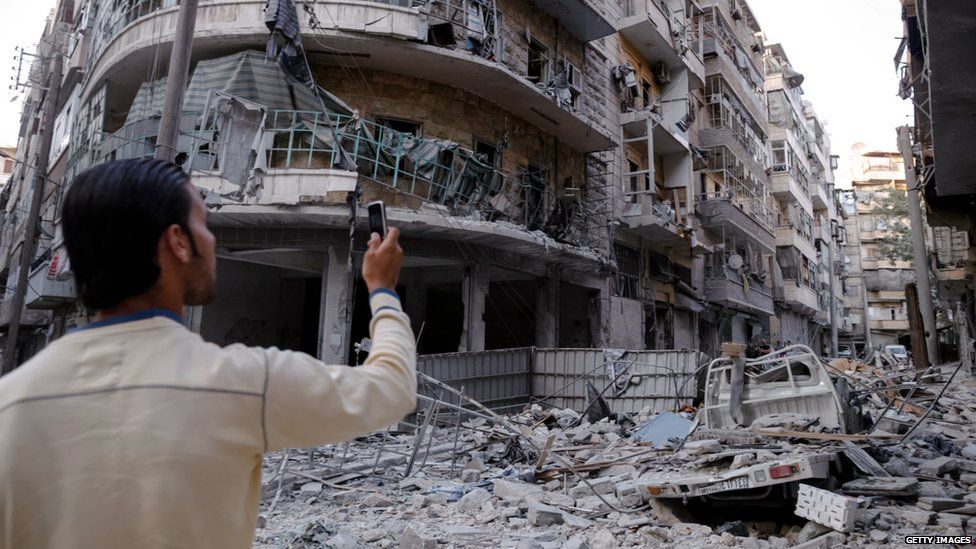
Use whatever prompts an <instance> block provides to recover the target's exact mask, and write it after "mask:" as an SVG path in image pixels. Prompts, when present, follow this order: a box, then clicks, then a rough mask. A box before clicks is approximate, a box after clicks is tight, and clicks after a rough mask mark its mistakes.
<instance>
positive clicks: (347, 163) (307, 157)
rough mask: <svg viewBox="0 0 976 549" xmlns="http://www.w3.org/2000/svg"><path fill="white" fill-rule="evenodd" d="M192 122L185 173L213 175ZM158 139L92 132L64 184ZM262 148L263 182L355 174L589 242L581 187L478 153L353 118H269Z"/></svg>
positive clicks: (132, 129) (147, 130) (149, 131)
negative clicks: (557, 185)
mask: <svg viewBox="0 0 976 549" xmlns="http://www.w3.org/2000/svg"><path fill="white" fill-rule="evenodd" d="M211 114H212V113H211ZM191 116H194V115H193V114H192V113H184V117H191ZM195 116H196V118H197V120H198V122H197V123H196V124H195V127H194V129H193V130H192V131H189V132H188V131H183V132H181V136H180V142H181V144H182V145H181V147H186V146H187V143H189V145H188V146H189V148H190V149H191V150H190V151H189V153H190V154H189V157H190V158H191V159H192V160H190V162H192V165H187V167H186V168H187V169H188V171H190V172H192V173H198V174H210V175H217V176H219V175H220V174H221V169H222V165H221V159H220V155H219V150H220V142H219V140H220V132H219V131H217V127H216V118H215V117H214V116H212V115H210V116H206V117H205V116H203V113H198V114H196V115H195ZM184 127H186V125H185V124H184ZM157 131H158V120H155V119H148V120H139V121H135V122H132V123H129V124H126V125H125V126H123V127H122V128H120V129H119V130H117V131H115V132H101V133H99V134H98V135H96V136H95V137H94V138H93V139H92V140H91V141H90V143H89V144H88V146H87V147H85V148H81V149H78V150H75V151H72V153H71V156H70V157H69V166H68V169H67V175H66V180H67V181H70V180H71V179H73V177H74V176H75V175H77V174H78V173H80V172H81V171H83V170H85V169H87V168H89V167H91V166H94V165H97V164H100V163H103V162H107V161H111V160H117V159H123V158H139V157H150V156H152V155H153V153H154V149H155V142H156V132H157ZM263 143H264V145H263V146H262V150H261V151H259V154H260V155H261V160H263V162H262V164H263V165H258V167H259V168H260V169H262V170H264V171H266V172H267V173H269V174H273V173H275V172H276V171H280V170H294V169H302V170H306V169H309V170H315V169H320V170H321V169H337V168H338V169H348V170H354V171H356V172H357V173H359V174H360V175H361V176H363V177H365V178H366V179H368V180H370V181H372V182H374V183H376V184H379V185H382V186H384V187H387V188H392V189H395V190H396V191H398V192H400V193H403V194H407V195H411V196H414V197H416V198H419V199H421V200H424V201H427V202H434V203H438V204H442V205H445V206H447V207H449V208H450V209H451V211H452V213H453V214H455V215H469V214H471V213H473V212H474V211H476V210H478V211H481V212H483V214H484V218H486V219H491V220H495V221H497V220H504V221H510V222H513V223H516V224H518V225H522V226H524V227H526V228H527V229H529V230H542V231H543V232H545V233H546V234H548V235H549V236H551V237H553V238H555V239H556V240H559V241H562V242H567V243H570V244H574V245H586V244H587V240H588V238H587V234H588V232H589V231H587V230H586V223H587V219H588V212H589V203H588V200H586V198H585V196H584V195H585V190H584V189H580V188H572V187H570V188H564V189H561V192H556V191H554V190H553V188H552V186H551V184H550V183H549V182H548V180H547V178H546V175H545V174H544V173H519V174H509V173H505V172H503V171H502V170H500V169H498V168H497V167H494V166H492V165H490V164H488V163H487V159H486V158H485V157H484V156H483V155H478V154H475V153H474V152H472V151H470V150H467V149H465V148H463V147H461V146H460V145H458V144H457V143H455V142H452V141H446V140H436V139H424V138H420V137H417V136H414V135H412V134H409V133H404V132H398V131H396V130H394V129H392V128H389V127H387V126H383V125H380V124H376V123H374V122H371V121H367V120H363V119H361V118H358V117H356V116H346V115H326V114H324V113H320V112H314V111H286V110H271V111H268V112H267V115H266V117H265V127H264V134H263ZM337 145H338V146H337ZM181 152H187V151H186V150H181ZM251 168H252V169H253V168H254V167H253V166H252V167H251Z"/></svg>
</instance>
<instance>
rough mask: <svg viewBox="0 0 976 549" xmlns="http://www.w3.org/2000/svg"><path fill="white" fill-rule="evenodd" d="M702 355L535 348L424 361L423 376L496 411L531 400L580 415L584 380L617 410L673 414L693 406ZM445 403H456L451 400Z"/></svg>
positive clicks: (427, 390) (420, 363)
mask: <svg viewBox="0 0 976 549" xmlns="http://www.w3.org/2000/svg"><path fill="white" fill-rule="evenodd" d="M707 362H708V357H707V356H706V355H704V354H703V353H701V352H699V351H626V350H604V349H536V348H532V347H527V348H518V349H503V350H497V351H475V352H466V353H449V354H440V355H425V356H420V357H418V359H417V367H418V369H419V370H420V371H421V372H424V373H425V374H428V375H430V376H432V377H434V378H437V379H439V380H441V381H443V382H445V383H447V384H448V385H451V386H452V387H455V388H456V389H462V388H463V389H464V393H465V395H467V396H469V397H471V398H473V399H475V400H477V401H479V402H481V403H482V404H484V405H485V406H488V407H490V408H493V409H496V410H506V409H508V410H511V409H517V408H521V407H523V406H525V405H526V404H529V403H532V402H539V403H540V404H543V405H546V406H550V407H556V408H572V409H574V410H577V411H580V412H582V411H583V410H584V408H585V407H586V404H587V401H588V397H587V382H589V383H591V384H592V385H593V386H594V388H595V389H596V390H597V392H599V393H600V394H602V396H603V397H604V398H606V399H607V402H608V404H609V405H610V408H611V410H613V411H614V412H624V413H631V414H632V413H636V412H638V411H640V410H641V409H643V408H648V409H650V410H652V411H662V410H671V409H674V408H676V407H678V406H681V405H683V404H691V403H692V402H693V401H694V400H695V398H696V394H697V391H698V383H697V381H696V375H695V374H696V371H697V370H698V369H699V368H700V367H702V366H704V365H705V364H707ZM420 391H421V394H424V395H426V396H429V397H433V398H436V397H438V396H439V395H438V394H437V388H436V387H430V386H426V385H424V384H421V387H420ZM440 398H441V399H442V400H445V401H448V402H451V403H452V404H457V399H456V398H455V397H453V395H447V394H444V395H440Z"/></svg>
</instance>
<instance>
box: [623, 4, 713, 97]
mask: <svg viewBox="0 0 976 549" xmlns="http://www.w3.org/2000/svg"><path fill="white" fill-rule="evenodd" d="M687 29H688V21H687V19H685V18H683V17H681V16H678V15H676V14H674V13H672V12H671V10H670V8H668V5H667V4H666V3H665V2H664V1H663V0H631V2H630V3H629V5H628V9H627V15H626V16H624V18H623V19H620V20H618V21H617V32H618V33H620V35H621V36H623V37H624V38H626V39H627V41H628V42H630V43H631V44H632V45H633V46H634V47H635V48H636V49H637V51H638V52H640V54H641V56H642V57H643V58H644V59H646V60H647V61H648V62H649V63H652V64H653V63H657V62H662V63H664V64H665V65H667V66H668V67H669V68H670V69H671V70H672V71H673V72H678V71H681V70H685V69H688V70H689V71H690V73H691V75H692V76H693V77H694V78H695V80H696V81H697V83H698V86H701V84H702V82H703V81H704V79H705V64H704V61H703V60H702V58H701V56H700V55H699V54H698V53H696V52H700V51H701V48H700V44H698V43H691V44H688V43H686V42H687V38H686V32H687ZM693 87H696V86H693Z"/></svg>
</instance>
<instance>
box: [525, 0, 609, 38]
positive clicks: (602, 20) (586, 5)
mask: <svg viewBox="0 0 976 549" xmlns="http://www.w3.org/2000/svg"><path fill="white" fill-rule="evenodd" d="M600 3H602V2H601V1H600V0H597V1H592V0H559V1H558V2H553V1H552V0H535V4H536V5H537V6H539V8H540V9H541V10H542V11H544V12H546V13H548V14H549V15H551V16H552V17H554V18H555V19H556V20H557V21H559V22H560V23H562V25H563V26H564V27H566V29H567V30H569V32H570V33H572V34H573V36H575V37H576V38H578V39H580V40H581V41H583V42H591V41H593V40H599V39H600V38H603V37H604V36H609V35H611V34H613V33H614V28H613V23H611V22H610V19H609V18H608V16H607V15H606V14H605V13H604V12H605V11H606V10H601V9H598V8H597V6H596V4H600Z"/></svg>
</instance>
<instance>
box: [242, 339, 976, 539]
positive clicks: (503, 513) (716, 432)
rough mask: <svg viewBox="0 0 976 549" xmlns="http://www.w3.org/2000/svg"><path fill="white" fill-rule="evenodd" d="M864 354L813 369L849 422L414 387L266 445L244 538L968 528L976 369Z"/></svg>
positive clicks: (814, 535)
mask: <svg viewBox="0 0 976 549" xmlns="http://www.w3.org/2000/svg"><path fill="white" fill-rule="evenodd" d="M873 362H874V363H873V364H867V363H863V362H848V361H843V360H841V361H834V362H833V363H831V365H830V366H829V367H828V368H829V370H830V371H831V374H832V377H833V378H834V380H835V381H837V380H843V381H842V384H846V385H847V388H846V389H845V390H844V391H840V394H842V395H843V396H844V399H845V401H844V407H845V410H847V411H852V413H856V414H859V415H860V416H863V417H862V419H863V420H864V423H865V425H866V427H865V428H864V429H863V430H862V431H861V432H856V433H852V432H843V429H825V428H824V427H823V426H822V425H819V424H818V417H817V415H815V414H810V413H780V414H769V415H767V416H764V417H761V418H757V419H756V420H755V421H752V422H751V424H750V425H747V426H743V425H738V426H734V427H724V428H715V427H706V426H704V425H703V424H702V423H701V417H702V414H701V413H700V411H699V410H697V409H695V408H691V407H690V406H685V407H684V408H683V409H682V410H676V411H674V412H661V413H652V412H651V411H650V410H648V409H645V410H643V411H641V412H640V413H638V414H634V415H633V416H628V415H626V414H619V413H618V414H613V413H611V414H606V413H605V412H607V411H609V409H608V408H607V407H606V406H603V407H597V406H593V405H592V404H594V403H591V406H589V407H588V409H587V410H586V411H584V412H583V413H582V414H581V413H580V412H578V411H575V410H569V409H551V408H548V407H546V406H545V403H544V402H540V403H535V404H532V405H531V406H527V407H526V409H525V410H523V411H522V412H521V413H518V414H512V415H505V416H501V415H498V414H496V413H494V412H492V411H491V410H488V409H487V408H484V407H483V406H481V405H480V404H478V403H476V402H474V401H471V400H470V399H464V397H463V395H460V394H458V395H457V396H460V397H461V399H462V401H463V402H461V401H454V402H455V404H452V403H450V402H447V401H440V400H434V399H427V404H428V405H426V406H424V405H422V406H421V407H420V408H419V409H418V412H417V414H416V416H415V417H413V418H411V420H412V421H410V422H402V423H401V424H399V425H398V426H396V427H394V428H391V429H390V430H388V431H385V432H379V433H374V434H371V435H369V436H367V437H362V438H360V439H357V440H355V441H351V442H349V443H345V444H337V445H331V446H325V447H321V448H314V449H304V450H291V451H288V452H280V453H277V454H272V455H268V456H266V458H265V463H264V470H263V475H264V489H263V492H262V503H261V508H260V516H259V518H258V530H257V534H256V539H255V546H256V547H340V548H353V547H366V546H377V547H403V548H410V549H413V548H418V549H425V548H433V547H472V546H484V547H519V548H536V547H539V548H587V547H589V548H611V547H647V546H665V547H667V546H671V547H677V546H679V545H680V546H682V547H715V546H733V547H754V548H764V547H788V546H796V545H802V546H806V547H835V546H848V547H863V546H871V545H877V544H883V543H889V542H898V543H901V542H903V540H904V538H905V536H908V535H927V534H928V535H966V534H971V533H972V532H973V530H976V520H973V524H972V526H970V524H969V520H970V517H973V516H976V383H974V382H973V381H972V380H969V379H966V380H964V381H963V380H960V379H959V376H957V375H956V372H955V371H953V370H952V369H946V371H945V372H943V371H941V370H938V369H932V370H931V371H928V372H923V373H919V372H915V371H914V370H911V369H909V368H907V366H906V365H904V364H900V363H895V362H889V361H886V360H885V359H884V357H880V358H879V357H876V360H875V361H873ZM952 376H956V377H955V378H953V377H952ZM767 377H768V376H767ZM951 379H954V381H953V382H951V383H950V382H949V380H951ZM778 383H782V382H781V381H780V382H778ZM445 387H446V386H445ZM706 390H707V389H706ZM422 402H423V401H422ZM458 402H461V403H463V406H457V403H458ZM604 404H605V403H604ZM594 409H602V410H603V411H604V412H603V415H604V416H605V417H600V418H597V417H595V415H594V413H593V411H594ZM597 415H600V414H597ZM770 500H773V501H774V502H775V503H774V504H773V505H772V506H770V505H768V502H769V501H770ZM794 507H795V509H794ZM784 510H785V512H784Z"/></svg>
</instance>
